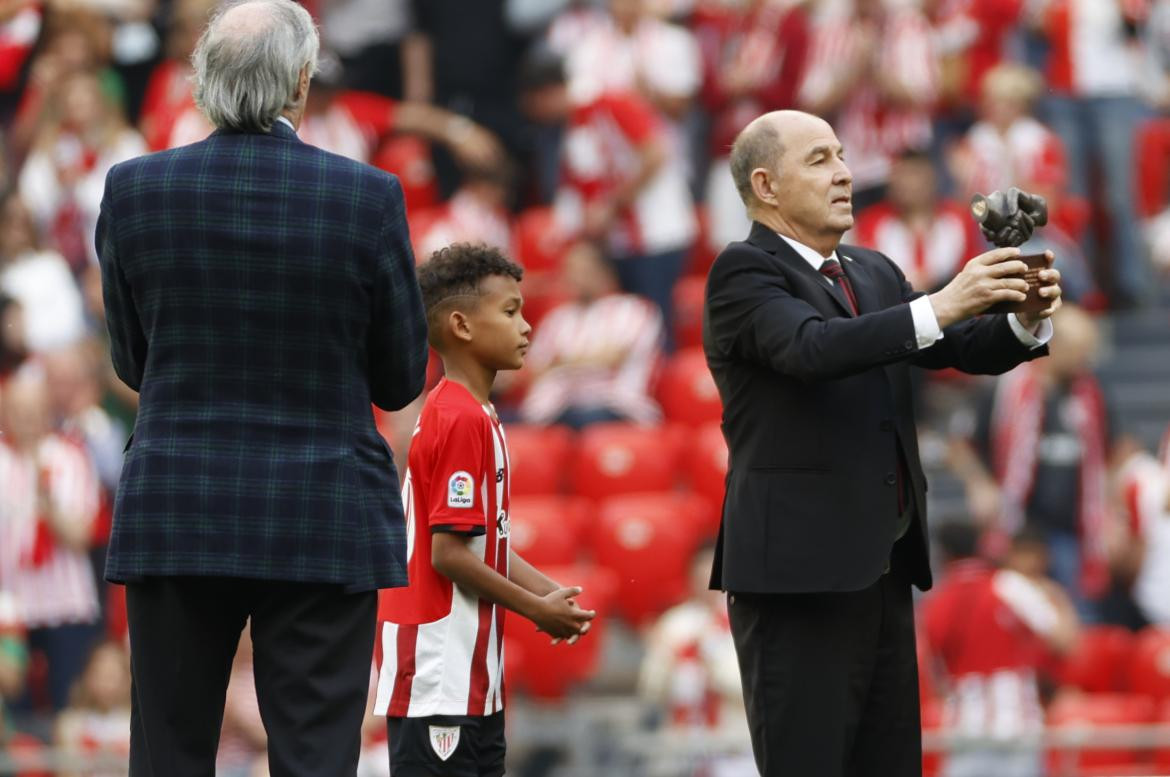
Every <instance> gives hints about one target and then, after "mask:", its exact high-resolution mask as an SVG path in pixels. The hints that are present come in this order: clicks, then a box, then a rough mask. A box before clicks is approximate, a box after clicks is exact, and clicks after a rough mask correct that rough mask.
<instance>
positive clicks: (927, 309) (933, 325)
mask: <svg viewBox="0 0 1170 777" xmlns="http://www.w3.org/2000/svg"><path fill="white" fill-rule="evenodd" d="M910 315H911V316H913V317H914V336H915V337H917V338H918V350H920V351H921V350H922V349H924V348H929V347H930V346H932V345H934V344H935V343H937V342H938V341H939V340H941V339H943V332H942V329H940V328H939V325H938V317H937V316H935V315H934V308H933V307H932V306H931V304H930V297H927V296H926V295H925V294H924V295H922V296H921V297H918V298H917V299H915V300H912V301H911V302H910Z"/></svg>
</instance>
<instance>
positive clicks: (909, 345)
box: [902, 340, 914, 351]
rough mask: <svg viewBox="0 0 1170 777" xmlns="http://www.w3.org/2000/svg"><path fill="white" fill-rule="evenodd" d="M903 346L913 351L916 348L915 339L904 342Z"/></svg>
mask: <svg viewBox="0 0 1170 777" xmlns="http://www.w3.org/2000/svg"><path fill="white" fill-rule="evenodd" d="M902 347H903V348H905V349H906V350H907V351H912V350H914V341H913V340H907V341H906V342H904V343H902Z"/></svg>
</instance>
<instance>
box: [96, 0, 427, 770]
mask: <svg viewBox="0 0 1170 777" xmlns="http://www.w3.org/2000/svg"><path fill="white" fill-rule="evenodd" d="M316 57H317V34H316V31H315V29H314V28H313V24H312V20H311V18H310V17H309V15H308V13H307V12H305V10H304V9H303V8H302V7H300V6H299V5H297V4H295V3H293V2H291V0H245V2H243V3H242V4H236V5H234V6H229V7H228V8H227V9H226V10H224V11H221V12H220V14H219V15H218V16H216V17H214V18H213V19H212V21H211V23H210V25H209V27H208V29H207V30H206V31H205V32H204V34H203V37H202V39H201V40H200V42H199V45H198V48H197V49H196V52H195V55H194V63H195V68H196V98H197V101H198V102H199V105H200V108H201V109H202V110H203V111H204V112H205V113H206V114H207V115H208V118H209V119H211V120H212V122H213V123H214V124H216V126H217V127H218V128H219V129H218V130H217V131H216V132H215V133H214V134H213V135H212V136H211V137H209V138H208V139H207V140H204V141H202V142H200V143H195V144H194V145H190V146H186V147H183V148H178V149H174V150H171V151H165V152H162V153H159V154H155V155H152V156H147V157H142V158H139V159H134V160H131V161H129V162H126V163H123V164H120V165H118V166H116V167H115V168H114V169H113V170H111V171H110V173H109V176H108V178H107V180H106V190H105V197H104V199H103V201H102V209H101V218H100V221H99V223H98V228H97V246H98V253H99V256H100V258H101V265H102V283H103V290H104V293H105V301H106V316H107V320H108V324H109V330H110V336H111V351H112V356H113V361H114V366H115V368H116V370H117V373H118V375H119V377H121V378H122V380H124V381H125V382H126V383H127V384H128V385H129V386H130V387H132V388H134V389H137V390H138V391H139V392H140V407H139V414H138V419H137V423H136V424H135V429H134V434H133V435H132V436H131V440H130V442H129V443H128V445H127V449H126V461H125V468H124V471H123V475H122V480H121V483H120V486H119V488H118V495H117V500H116V504H115V510H114V528H113V535H112V537H111V541H110V555H109V561H108V566H107V570H106V575H107V577H108V579H110V580H111V581H115V582H124V583H126V585H127V606H128V612H129V623H130V640H131V647H132V650H133V674H134V688H135V695H134V699H133V702H134V715H133V723H132V737H131V754H130V766H131V770H130V773H131V774H132V775H154V777H185V775H192V776H193V777H194V775H208V774H213V773H214V763H215V753H216V748H217V744H218V737H219V731H220V724H221V721H222V717H223V704H224V694H225V691H226V686H227V681H228V673H229V670H230V666H231V663H232V656H233V655H234V652H235V650H236V646H237V644H238V641H239V637H240V632H241V629H242V628H243V627H244V624H245V621H246V620H247V619H248V618H251V634H252V639H253V643H254V649H255V672H256V686H257V691H258V693H259V700H260V711H261V713H262V715H263V718H264V723H265V726H266V728H267V730H268V735H269V762H270V767H271V773H272V774H273V775H313V776H314V777H321V776H323V775H330V776H332V775H353V774H354V772H355V769H356V764H357V756H358V750H359V730H360V724H361V718H362V715H363V713H364V709H365V702H366V695H367V689H368V680H369V671H370V661H371V656H372V650H373V640H374V629H375V609H376V596H377V594H376V589H378V588H388V587H394V586H401V585H405V584H406V582H407V580H406V558H405V543H404V528H405V527H404V518H403V511H402V504H401V500H400V496H399V485H398V477H397V474H396V472H395V469H394V464H393V462H392V460H391V454H390V450H389V448H388V447H387V446H386V444H385V442H383V440H382V438H381V437H380V436H379V434H378V432H377V430H376V428H375V426H374V421H373V416H372V413H371V409H370V403H371V402H373V403H374V404H376V405H378V406H379V407H382V408H385V409H388V410H395V409H398V408H401V407H403V406H404V405H406V404H407V403H409V402H410V401H411V400H413V399H414V398H415V397H416V396H417V395H418V394H419V392H420V391H421V390H422V387H423V380H424V372H425V367H426V358H427V350H426V324H425V319H424V316H423V310H422V304H421V299H420V295H419V290H418V285H417V282H416V280H415V277H414V261H413V256H412V253H411V249H410V243H409V237H408V234H407V226H406V221H405V212H404V204H403V198H402V192H401V189H400V187H399V185H398V182H397V180H396V179H395V178H394V177H393V176H390V175H387V174H385V173H383V172H381V171H378V170H375V169H374V168H371V167H366V166H364V165H361V164H358V163H356V162H352V161H350V160H347V159H343V158H342V157H338V156H334V155H332V154H328V153H326V152H324V151H321V150H319V149H317V148H314V147H312V146H309V145H306V144H304V143H302V142H301V141H300V140H298V138H297V135H296V132H295V127H296V126H297V125H298V124H299V122H300V119H301V116H302V115H303V111H304V103H305V96H306V95H307V93H308V88H309V79H310V77H311V75H312V73H313V71H314V69H315V64H316Z"/></svg>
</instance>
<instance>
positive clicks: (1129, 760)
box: [1048, 693, 1156, 777]
mask: <svg viewBox="0 0 1170 777" xmlns="http://www.w3.org/2000/svg"><path fill="white" fill-rule="evenodd" d="M1155 711H1156V708H1155V705H1154V701H1153V699H1151V698H1149V697H1148V696H1141V695H1137V694H1113V693H1108V694H1078V693H1069V694H1066V695H1063V696H1060V697H1059V698H1057V700H1056V701H1055V702H1053V704H1052V706H1051V707H1050V708H1049V710H1048V726H1049V728H1050V729H1052V730H1057V731H1058V730H1060V729H1067V728H1089V729H1108V728H1109V727H1111V726H1128V725H1135V724H1146V723H1151V722H1153V721H1154V718H1155ZM1048 755H1049V769H1050V771H1051V773H1052V774H1061V775H1063V774H1070V772H1069V768H1068V767H1069V766H1072V765H1074V764H1075V770H1076V771H1075V772H1073V773H1075V774H1080V775H1084V777H1089V775H1126V774H1131V775H1132V774H1145V773H1148V772H1147V770H1148V768H1149V767H1150V763H1149V761H1150V756H1149V751H1143V750H1141V749H1139V748H1135V747H1120V746H1116V745H1109V746H1103V747H1085V748H1080V749H1079V752H1078V753H1074V752H1072V751H1070V750H1067V749H1060V748H1056V747H1054V748H1052V749H1051V750H1050V751H1049V754H1048Z"/></svg>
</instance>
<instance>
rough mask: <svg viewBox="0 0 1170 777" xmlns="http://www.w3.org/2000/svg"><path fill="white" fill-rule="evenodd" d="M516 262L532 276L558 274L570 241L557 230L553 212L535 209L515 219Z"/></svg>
mask: <svg viewBox="0 0 1170 777" xmlns="http://www.w3.org/2000/svg"><path fill="white" fill-rule="evenodd" d="M515 242H516V259H517V261H519V262H520V264H521V265H523V266H524V269H525V270H528V271H529V272H533V273H543V272H556V271H558V270H560V267H561V257H562V256H563V255H564V251H565V247H566V244H567V239H566V236H565V234H564V233H563V232H562V231H561V229H560V228H559V227H558V226H557V223H556V218H555V217H554V215H553V209H552V208H550V207H544V206H540V207H534V208H529V209H528V210H526V211H524V212H523V213H521V214H520V215H519V216H517V217H516V228H515Z"/></svg>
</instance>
